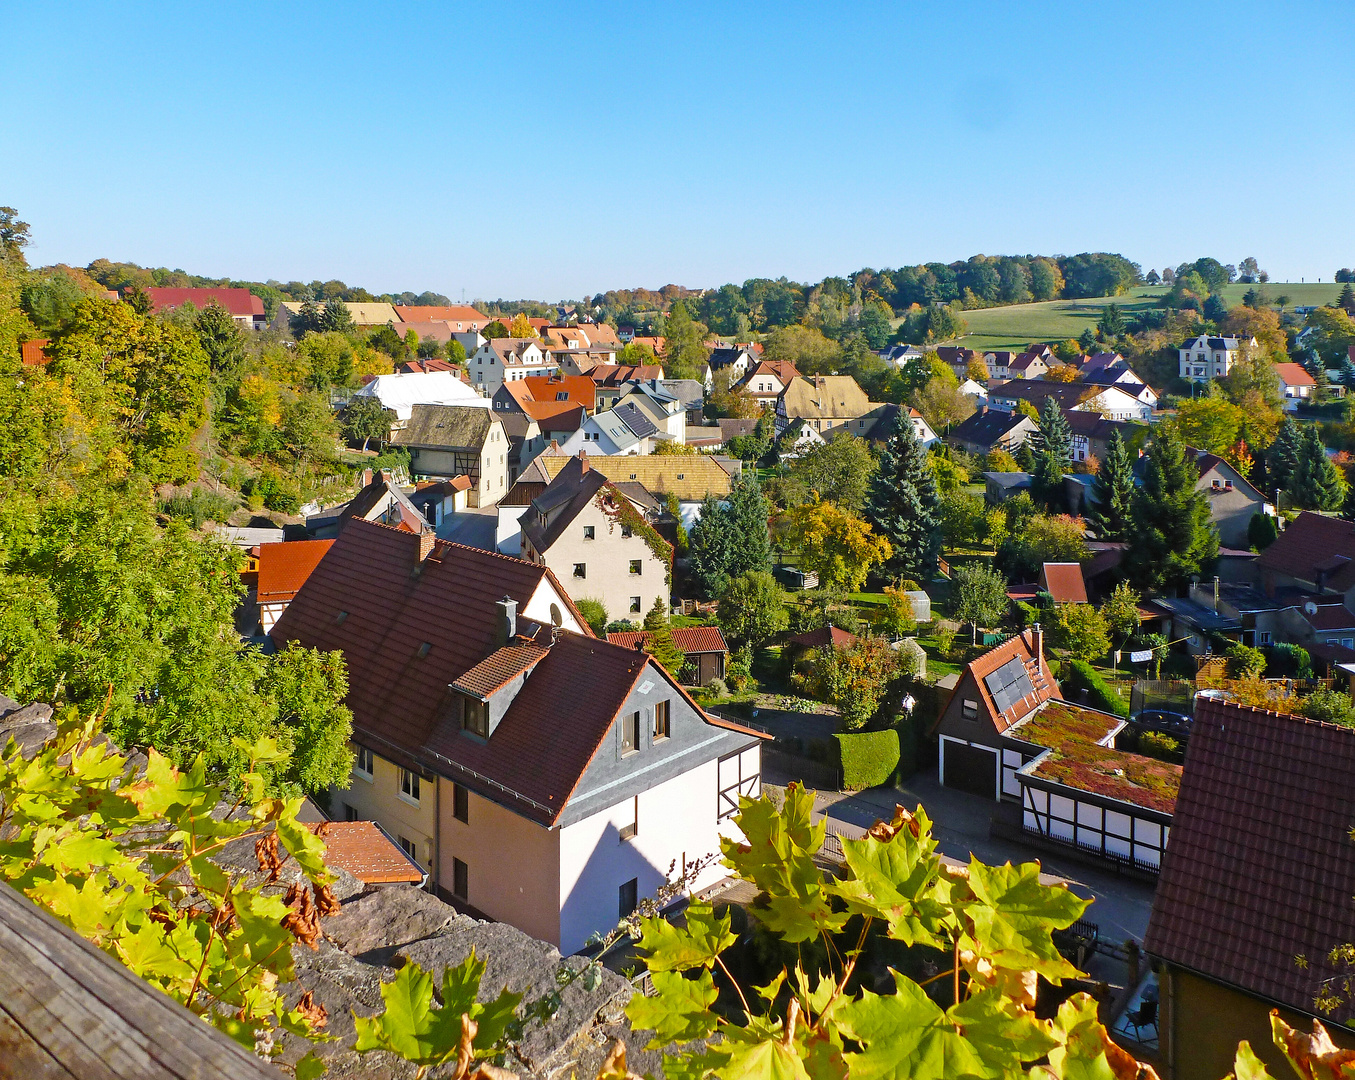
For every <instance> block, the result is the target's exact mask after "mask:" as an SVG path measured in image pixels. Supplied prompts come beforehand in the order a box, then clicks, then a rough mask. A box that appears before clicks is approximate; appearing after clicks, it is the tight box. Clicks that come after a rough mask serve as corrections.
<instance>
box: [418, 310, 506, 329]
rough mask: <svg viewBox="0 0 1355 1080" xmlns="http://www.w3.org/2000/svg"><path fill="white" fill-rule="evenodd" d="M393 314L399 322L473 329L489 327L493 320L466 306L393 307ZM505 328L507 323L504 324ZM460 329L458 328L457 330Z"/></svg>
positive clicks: (481, 312)
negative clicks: (439, 324)
mask: <svg viewBox="0 0 1355 1080" xmlns="http://www.w3.org/2000/svg"><path fill="white" fill-rule="evenodd" d="M395 314H396V315H398V316H399V317H400V321H401V322H413V323H417V322H449V323H458V324H461V323H464V324H466V325H467V326H469V325H470V324H472V323H473V324H474V328H475V329H477V330H478V329H479V328H481V327H483V326H487V325H489V323H490V322H492V321H493V320H491V319H490V317H489V316H488V315H486V314H485V313H484V312H483V311H477V310H476V309H475V308H473V307H470V306H468V305H466V304H452V305H451V306H450V307H438V306H435V305H428V306H423V307H402V306H401V305H399V304H396V305H395ZM504 325H505V326H507V325H508V324H507V323H504ZM459 328H460V327H459V326H458V329H459Z"/></svg>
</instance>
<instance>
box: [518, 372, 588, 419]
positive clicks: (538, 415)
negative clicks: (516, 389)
mask: <svg viewBox="0 0 1355 1080" xmlns="http://www.w3.org/2000/svg"><path fill="white" fill-rule="evenodd" d="M522 381H523V382H525V381H526V380H525V379H524V380H522ZM522 411H523V413H524V414H525V415H527V416H530V417H531V418H532V419H533V420H535V421H536V422H537V423H538V424H539V425H540V426H541V429H542V430H543V431H545V430H549V431H578V430H579V428H580V426H582V424H583V422H584V420H585V419H587V417H588V411H587V410H586V409H585V408H584V407H583V406H582V405H580V404H579V403H578V402H577V401H525V402H523V403H522Z"/></svg>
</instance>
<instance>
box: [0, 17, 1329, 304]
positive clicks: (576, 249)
mask: <svg viewBox="0 0 1355 1080" xmlns="http://www.w3.org/2000/svg"><path fill="white" fill-rule="evenodd" d="M58 12H59V14H58ZM7 23H8V26H7V33H6V37H7V39H8V40H9V41H11V42H12V43H14V47H12V48H11V49H10V50H8V51H7V55H6V60H5V63H4V64H3V65H0V139H2V140H3V142H2V144H3V145H4V146H5V148H6V159H7V163H6V166H5V168H4V169H3V171H0V203H3V204H9V205H13V206H15V207H17V208H18V209H19V211H20V214H21V216H22V217H23V218H24V219H25V220H27V221H28V222H29V223H30V224H31V225H32V226H33V235H34V244H33V247H32V249H31V251H30V255H31V258H32V260H33V261H35V262H39V263H49V262H57V261H63V262H69V263H74V264H84V263H87V262H89V261H90V260H91V259H94V258H96V257H99V256H106V257H108V258H113V259H127V260H131V261H133V262H138V263H141V264H143V265H151V266H154V265H167V266H170V267H182V268H183V269H186V270H189V271H192V272H196V273H203V274H213V275H222V276H227V275H229V276H234V277H241V278H251V279H265V278H269V277H275V278H278V279H280V280H283V281H286V280H289V279H301V280H311V279H314V278H321V279H329V278H335V277H337V278H341V279H343V280H345V281H347V282H349V283H351V284H358V285H362V286H364V287H366V288H369V289H371V290H373V291H376V292H381V291H386V290H392V291H398V290H402V289H414V290H416V291H419V290H423V289H433V290H435V291H439V292H443V293H446V294H447V295H449V296H452V297H453V298H456V299H459V298H460V295H461V292H462V290H463V289H464V290H465V295H466V297H467V298H468V299H469V298H472V297H485V298H494V297H500V296H502V297H524V296H534V297H541V298H547V299H554V298H559V297H577V296H581V295H583V294H585V293H592V292H596V291H598V290H602V289H607V288H621V287H630V286H641V285H643V286H647V287H651V288H656V287H658V286H660V285H663V284H665V283H667V282H677V283H680V284H684V285H689V286H694V287H699V286H710V285H718V284H722V283H724V282H726V281H735V282H741V281H743V280H744V279H746V278H748V277H754V276H764V275H765V276H772V277H775V276H779V275H782V274H784V275H787V276H789V277H791V278H795V279H799V280H814V279H818V278H821V277H823V276H824V275H826V274H830V273H847V272H850V271H852V270H855V269H858V268H860V267H862V266H874V267H881V266H898V265H903V264H908V263H915V262H921V261H927V260H933V259H940V260H944V261H950V260H953V259H957V258H964V257H967V256H969V255H972V254H974V253H976V252H983V253H986V254H1012V253H1022V254H1024V253H1043V254H1051V253H1074V252H1077V251H1083V250H1109V251H1119V252H1121V253H1123V254H1124V255H1127V256H1128V257H1130V258H1132V259H1134V260H1135V261H1137V262H1141V263H1143V265H1144V267H1145V269H1146V268H1147V267H1149V266H1156V267H1161V266H1163V265H1166V264H1172V265H1175V264H1176V263H1179V262H1181V261H1183V260H1186V259H1194V258H1196V257H1198V256H1200V255H1212V256H1215V257H1217V258H1219V259H1222V260H1223V261H1225V262H1237V261H1238V260H1240V259H1242V258H1243V257H1245V256H1248V255H1255V256H1256V257H1257V258H1258V259H1259V260H1260V263H1261V265H1262V266H1263V267H1265V268H1267V269H1268V270H1269V271H1270V272H1271V274H1272V276H1273V277H1274V278H1276V279H1277V280H1281V279H1288V280H1298V279H1299V278H1300V277H1306V278H1307V279H1308V280H1310V281H1311V280H1313V279H1314V278H1318V277H1320V278H1322V279H1323V280H1326V281H1330V280H1331V277H1332V274H1333V272H1334V271H1335V270H1336V269H1337V268H1339V267H1341V266H1350V265H1355V229H1353V228H1352V227H1351V224H1350V220H1351V211H1352V200H1351V194H1352V189H1353V187H1355V185H1353V184H1352V178H1353V177H1355V130H1352V128H1351V125H1350V123H1349V120H1350V116H1351V112H1350V93H1349V79H1350V60H1349V58H1350V56H1351V54H1352V45H1355V40H1353V39H1355V12H1352V10H1351V8H1350V7H1349V5H1348V4H1340V3H1330V4H1325V3H1310V4H1304V5H1297V4H1296V5H1284V6H1276V5H1266V4H1249V3H1242V2H1232V3H1214V4H1205V3H1151V2H1140V3H1134V4H1127V3H1123V4H1122V3H1078V4H1056V3H1016V2H1012V3H1003V4H997V3H994V4H973V3H938V4H930V3H916V4H915V3H897V4H872V3H856V4H844V5H834V6H831V7H830V6H827V5H811V4H795V3H784V2H783V3H778V4H757V3H738V2H734V3H728V2H726V3H712V4H686V5H654V4H621V3H616V4H590V3H582V4H579V3H575V4H567V5H566V4H530V3H505V2H498V3H484V4H481V3H426V4H415V3H406V4H398V5H397V4H388V5H374V4H349V3H331V4H313V5H306V4H268V5H264V4H251V3H235V4H230V5H206V4H202V5H194V4H183V3H177V4H172V5H171V4H165V5H155V4H137V3H132V2H129V3H125V4H117V5H114V4H107V3H100V4H94V3H89V4H84V3H67V4H64V5H61V6H60V8H57V7H56V6H53V5H45V4H23V5H11V6H10V8H9V9H8V11H7Z"/></svg>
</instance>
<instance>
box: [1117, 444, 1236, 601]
mask: <svg viewBox="0 0 1355 1080" xmlns="http://www.w3.org/2000/svg"><path fill="white" fill-rule="evenodd" d="M1199 479H1200V470H1199V468H1198V467H1197V466H1196V464H1195V458H1194V456H1193V455H1192V454H1190V453H1188V452H1187V450H1186V445H1185V443H1184V442H1182V440H1181V436H1180V434H1179V433H1178V432H1177V431H1176V429H1175V427H1173V426H1168V425H1163V426H1161V427H1159V428H1158V430H1157V434H1156V437H1155V438H1154V439H1153V444H1152V446H1151V447H1150V448H1149V450H1148V461H1147V463H1146V466H1145V468H1144V472H1143V486H1142V487H1140V488H1137V489H1135V491H1134V497H1133V499H1132V501H1131V507H1132V511H1131V518H1132V529H1131V531H1130V534H1129V545H1130V546H1129V552H1128V559H1127V560H1126V561H1127V564H1128V570H1129V576H1130V579H1131V580H1132V581H1134V582H1135V583H1136V584H1138V585H1139V586H1141V587H1142V588H1144V589H1159V590H1160V589H1180V588H1184V587H1185V586H1186V585H1187V584H1188V583H1189V582H1190V580H1191V578H1195V577H1201V576H1203V575H1204V574H1205V573H1206V571H1208V570H1209V569H1211V568H1212V567H1213V563H1214V561H1215V560H1216V559H1217V558H1218V553H1219V536H1218V533H1217V532H1216V531H1215V529H1214V524H1213V522H1212V521H1211V520H1210V516H1209V497H1208V496H1207V495H1206V494H1205V493H1204V492H1202V491H1197V490H1196V487H1195V485H1196V484H1197V483H1198V482H1199Z"/></svg>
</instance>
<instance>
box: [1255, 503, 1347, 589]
mask: <svg viewBox="0 0 1355 1080" xmlns="http://www.w3.org/2000/svg"><path fill="white" fill-rule="evenodd" d="M1256 564H1257V565H1258V566H1259V567H1260V568H1261V569H1262V570H1266V571H1270V572H1272V573H1278V574H1283V575H1286V576H1288V577H1295V578H1298V579H1299V580H1300V581H1311V582H1313V583H1316V582H1317V578H1318V575H1319V574H1321V575H1322V576H1323V582H1324V584H1325V585H1326V586H1327V588H1330V589H1336V590H1337V591H1339V592H1344V591H1345V590H1346V589H1349V588H1350V587H1351V586H1352V585H1355V523H1351V522H1349V521H1346V520H1344V519H1342V518H1334V517H1323V516H1322V515H1321V514H1314V513H1312V512H1309V511H1305V512H1304V513H1302V514H1300V515H1299V516H1298V517H1297V518H1295V519H1294V520H1293V521H1292V522H1290V523H1289V527H1288V528H1286V529H1285V530H1284V532H1282V533H1280V535H1279V537H1278V539H1276V540H1275V542H1274V543H1273V544H1271V545H1270V546H1269V547H1268V548H1266V550H1265V551H1263V552H1261V555H1260V557H1259V558H1258V559H1257V560H1256Z"/></svg>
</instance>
